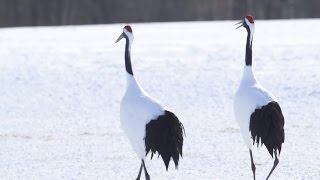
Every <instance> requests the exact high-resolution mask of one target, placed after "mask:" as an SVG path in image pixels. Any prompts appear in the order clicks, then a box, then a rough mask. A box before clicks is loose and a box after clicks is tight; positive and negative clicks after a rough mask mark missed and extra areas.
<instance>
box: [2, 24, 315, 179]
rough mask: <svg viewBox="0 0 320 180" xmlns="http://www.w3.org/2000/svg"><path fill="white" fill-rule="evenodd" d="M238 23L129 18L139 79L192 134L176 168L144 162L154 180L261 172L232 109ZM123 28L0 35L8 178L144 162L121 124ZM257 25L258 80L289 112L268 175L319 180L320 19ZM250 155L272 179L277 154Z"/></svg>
mask: <svg viewBox="0 0 320 180" xmlns="http://www.w3.org/2000/svg"><path fill="white" fill-rule="evenodd" d="M236 22H237V21H216V22H185V23H145V24H143V23H142V24H139V23H137V24H131V26H132V28H133V33H134V36H135V40H134V42H133V45H132V56H131V58H132V63H133V71H134V73H135V76H136V78H137V80H138V81H139V82H140V84H141V86H142V87H143V88H144V89H145V90H146V92H147V93H148V94H150V95H151V96H152V97H154V98H156V99H158V100H160V101H161V102H163V103H164V104H165V105H167V106H169V107H170V109H171V110H172V111H173V112H174V113H175V114H176V115H177V116H178V117H179V119H180V120H181V122H182V123H183V124H184V127H185V130H186V138H185V142H184V148H183V150H184V154H183V159H181V160H180V164H179V169H178V170H175V169H174V165H173V163H172V162H171V163H170V167H169V171H168V172H166V171H165V166H164V164H163V162H162V159H161V158H157V157H154V158H153V160H151V161H150V160H149V158H147V159H148V160H147V161H146V164H147V168H148V171H149V174H150V176H151V178H152V179H154V180H164V179H181V180H182V179H183V180H190V179H192V180H194V179H205V180H207V179H217V180H221V179H234V180H239V179H246V180H247V179H253V178H252V172H251V166H250V156H249V152H248V148H247V147H246V145H245V144H244V142H243V139H242V137H241V134H240V131H239V127H238V125H237V123H236V121H235V118H234V112H233V96H234V93H235V91H236V90H237V88H238V86H239V83H240V79H241V75H242V70H243V66H244V56H245V54H244V53H245V42H246V35H247V33H246V31H245V29H243V28H242V29H240V30H235V29H234V28H235V27H234V26H233V25H234V24H235V23H236ZM123 26H124V24H113V25H96V26H70V27H39V28H6V29H1V30H0V102H1V103H0V144H1V145H0V160H1V163H0V174H1V180H9V179H10V180H11V179H14V180H16V179H17V180H58V179H59V180H100V179H101V180H102V179H103V180H105V179H120V180H121V179H125V180H127V179H135V178H136V176H137V174H138V170H139V167H140V160H139V159H138V158H137V156H136V154H135V152H134V151H133V149H132V147H131V146H130V142H129V140H128V139H127V137H126V136H125V134H124V132H123V131H122V129H121V126H120V101H121V99H122V97H123V95H124V92H125V89H126V73H125V67H124V43H125V42H124V41H121V42H119V43H118V44H116V45H115V44H114V42H115V40H116V38H117V37H118V36H119V34H121V32H122V28H123ZM255 26H256V27H255V35H254V40H253V68H254V71H255V77H256V78H257V79H258V80H259V82H260V83H261V84H262V85H263V86H264V87H265V88H266V89H268V90H270V91H271V92H273V94H274V95H275V96H276V97H277V98H278V100H279V102H280V104H281V108H282V111H283V113H284V117H285V143H284V144H283V149H282V151H281V156H280V163H279V165H278V167H277V168H276V170H275V171H274V173H273V175H272V176H271V178H270V179H299V180H300V179H308V180H310V179H319V178H320V140H319V137H320V131H319V129H320V119H319V118H320V111H319V107H320V41H319V32H320V20H319V19H314V20H305V19H302V20H274V21H259V20H256V21H255ZM253 153H254V154H253V155H254V159H255V162H256V168H257V170H256V175H257V179H265V178H266V176H267V174H268V173H269V171H270V169H271V167H272V165H273V159H271V157H270V155H269V154H268V151H267V150H266V148H265V147H264V146H263V147H261V148H258V149H257V148H253ZM143 178H144V176H143Z"/></svg>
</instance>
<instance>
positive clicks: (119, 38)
mask: <svg viewBox="0 0 320 180" xmlns="http://www.w3.org/2000/svg"><path fill="white" fill-rule="evenodd" d="M122 38H124V36H123V33H122V34H120V36H119V37H118V39H117V40H116V42H115V43H117V42H119V41H120V40H121V39H122Z"/></svg>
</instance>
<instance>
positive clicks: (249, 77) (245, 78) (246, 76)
mask: <svg viewBox="0 0 320 180" xmlns="http://www.w3.org/2000/svg"><path fill="white" fill-rule="evenodd" d="M241 82H242V83H246V84H254V83H256V82H257V80H256V78H255V77H254V73H253V70H252V67H251V66H246V65H245V66H244V68H243V74H242V80H241Z"/></svg>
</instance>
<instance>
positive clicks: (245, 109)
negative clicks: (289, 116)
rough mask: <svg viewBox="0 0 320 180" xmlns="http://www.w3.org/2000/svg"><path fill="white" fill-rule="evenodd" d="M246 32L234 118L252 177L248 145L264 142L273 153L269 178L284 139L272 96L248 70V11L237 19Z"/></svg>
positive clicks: (251, 27)
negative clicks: (243, 16)
mask: <svg viewBox="0 0 320 180" xmlns="http://www.w3.org/2000/svg"><path fill="white" fill-rule="evenodd" d="M238 24H240V26H239V27H237V28H240V27H244V28H245V29H246V30H247V32H248V35H247V44H246V56H245V66H244V69H243V74H242V79H241V82H240V86H239V89H238V90H237V92H236V93H235V96H234V113H235V118H236V120H237V122H238V124H239V126H240V129H241V133H242V137H243V139H244V141H245V143H246V145H247V147H248V148H249V152H250V158H251V169H252V172H253V178H254V179H255V170H256V168H255V165H254V162H253V157H252V150H251V148H252V145H254V144H255V143H257V145H259V144H261V145H262V144H264V145H265V146H266V148H267V149H268V151H269V153H270V155H271V156H272V158H273V156H274V157H275V160H274V164H273V167H272V169H271V171H270V173H269V175H268V177H267V179H269V177H270V175H271V174H272V172H273V170H274V169H275V168H276V166H277V164H278V163H279V160H278V153H279V155H280V152H281V145H282V143H283V142H284V129H283V126H284V117H283V114H282V112H281V108H280V105H279V103H278V102H277V99H276V97H275V96H274V95H273V94H272V93H271V92H269V91H267V90H266V89H265V88H263V87H262V86H261V85H260V83H259V82H258V81H257V80H256V78H255V77H254V73H253V70H252V40H253V33H254V20H253V17H252V16H251V15H248V16H246V17H245V18H244V20H242V21H241V22H239V23H238Z"/></svg>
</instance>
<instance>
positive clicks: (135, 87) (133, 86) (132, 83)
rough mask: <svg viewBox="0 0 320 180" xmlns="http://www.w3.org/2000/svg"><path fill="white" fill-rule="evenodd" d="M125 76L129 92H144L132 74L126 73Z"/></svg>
mask: <svg viewBox="0 0 320 180" xmlns="http://www.w3.org/2000/svg"><path fill="white" fill-rule="evenodd" d="M126 76H127V91H128V90H129V91H130V92H133V93H143V92H144V91H143V89H142V88H141V87H140V84H139V83H138V81H137V80H136V78H135V77H134V76H132V75H131V74H129V73H126Z"/></svg>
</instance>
